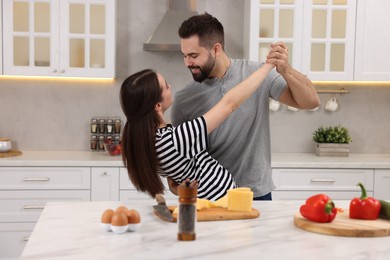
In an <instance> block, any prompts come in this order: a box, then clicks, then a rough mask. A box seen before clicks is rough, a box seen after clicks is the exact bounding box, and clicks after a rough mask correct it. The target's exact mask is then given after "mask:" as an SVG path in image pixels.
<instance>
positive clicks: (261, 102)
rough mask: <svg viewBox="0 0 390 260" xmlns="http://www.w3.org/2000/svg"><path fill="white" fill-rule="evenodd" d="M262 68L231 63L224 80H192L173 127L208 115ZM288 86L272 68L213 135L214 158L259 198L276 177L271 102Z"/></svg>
mask: <svg viewBox="0 0 390 260" xmlns="http://www.w3.org/2000/svg"><path fill="white" fill-rule="evenodd" d="M261 65H262V63H258V62H251V61H246V60H237V59H232V60H231V65H230V67H229V68H228V70H227V72H226V74H225V75H224V77H223V78H222V79H218V78H212V79H206V80H204V81H203V82H201V83H199V82H196V81H191V82H190V83H189V84H187V85H186V86H185V87H184V88H183V89H182V90H180V91H178V92H177V93H176V95H175V100H174V105H173V107H172V123H173V125H175V126H176V125H179V124H181V123H183V122H185V121H189V120H191V119H194V118H196V117H199V116H202V115H204V114H205V113H206V112H207V111H208V110H210V109H211V108H212V107H213V106H214V105H215V104H216V103H217V102H218V101H219V100H220V99H221V98H222V96H223V95H224V94H225V93H226V92H227V91H228V90H230V89H231V88H232V87H234V86H236V85H237V84H238V83H240V82H241V81H243V80H244V79H245V78H247V77H248V76H249V75H250V74H251V73H252V72H254V71H255V70H256V69H257V68H258V67H260V66H261ZM286 87H287V84H286V81H285V80H284V79H283V78H282V76H281V75H280V74H278V73H277V72H276V70H275V69H273V70H272V71H271V72H270V73H269V74H268V76H267V77H266V79H265V80H264V81H263V83H262V85H261V87H260V88H259V89H258V90H257V91H256V92H255V93H254V94H253V95H252V96H251V97H250V98H249V99H248V100H247V101H246V102H244V103H243V104H242V105H241V106H240V107H239V108H238V109H237V110H236V111H234V112H233V113H232V114H231V115H230V116H229V117H228V118H227V119H226V120H225V121H224V122H223V123H222V124H221V125H220V126H219V127H218V128H217V129H215V130H214V131H213V132H211V133H210V135H209V150H208V152H209V154H210V155H211V156H212V157H213V158H215V159H216V160H218V161H219V162H220V163H221V164H222V165H223V166H224V167H225V168H226V169H228V171H229V172H230V173H231V174H232V175H233V177H234V179H235V181H236V183H237V185H238V186H239V187H250V188H251V189H252V191H253V192H254V196H255V197H259V196H263V195H266V194H267V193H269V192H271V191H272V190H273V189H274V187H275V186H274V183H273V181H272V173H271V144H270V124H269V97H271V98H273V99H275V100H279V98H280V96H281V94H282V93H283V91H284V90H285V89H286Z"/></svg>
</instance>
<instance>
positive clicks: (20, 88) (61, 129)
mask: <svg viewBox="0 0 390 260" xmlns="http://www.w3.org/2000/svg"><path fill="white" fill-rule="evenodd" d="M165 4H166V1H165V0H143V1H139V0H129V1H128V0H118V3H117V15H118V19H117V26H118V28H117V78H116V79H115V80H114V81H113V82H105V83H101V82H97V81H92V82H91V81H85V80H66V79H64V80H57V79H45V80H42V79H33V80H31V79H30V80H26V79H0V137H9V138H11V139H12V140H14V143H13V144H14V145H15V146H16V148H18V149H20V150H22V151H26V150H89V138H90V133H89V122H90V119H91V117H93V116H102V115H103V116H104V115H106V116H114V115H119V116H122V112H121V108H120V104H119V98H118V95H119V89H120V85H121V83H122V81H123V80H124V78H126V77H127V76H128V75H129V74H131V73H134V72H136V71H138V70H141V69H144V68H153V69H155V70H157V71H159V72H161V73H162V74H163V75H164V76H165V77H166V79H167V80H168V81H169V82H170V83H171V85H172V86H173V90H174V91H176V90H178V89H180V88H181V87H182V86H183V85H184V84H185V83H186V82H187V81H189V80H190V79H191V76H190V73H189V72H188V70H187V69H186V68H185V67H184V64H183V60H182V55H181V53H180V52H147V51H143V50H142V46H143V42H144V41H145V40H146V39H147V38H148V37H149V35H150V34H151V32H153V30H154V29H155V28H156V26H157V24H158V23H159V22H160V20H161V18H162V17H163V16H164V13H165ZM204 11H207V12H209V13H211V14H213V15H214V16H216V17H217V18H218V19H220V21H221V22H222V23H223V24H224V27H225V34H226V51H227V52H228V54H229V55H230V56H231V57H233V58H241V57H242V56H243V15H244V12H243V0H240V1H238V0H198V12H199V13H203V12H204ZM349 90H350V93H348V94H346V95H343V96H342V97H341V104H340V109H339V111H338V112H336V113H328V112H326V111H324V110H323V108H322V107H321V108H320V109H319V110H318V111H316V112H309V111H298V112H291V111H289V110H287V108H286V107H282V109H281V110H280V111H278V112H272V114H271V130H272V132H271V135H272V150H273V152H314V144H313V143H312V141H311V133H312V132H313V131H314V130H315V129H316V128H317V127H318V126H321V125H325V126H326V125H338V124H342V125H345V126H347V127H348V128H349V129H350V132H351V134H352V138H353V142H352V147H351V151H352V152H353V153H390V138H389V129H390V123H389V121H390V120H389V119H390V116H389V112H390V109H389V107H390V105H389V104H390V88H389V87H387V88H383V87H375V88H373V87H369V88H368V87H367V88H366V87H359V88H349ZM330 96H331V95H330V94H321V95H320V97H321V99H322V103H323V104H325V102H326V101H327V99H329V98H330ZM336 97H337V98H340V96H338V95H337V96H336ZM259 145H260V144H259Z"/></svg>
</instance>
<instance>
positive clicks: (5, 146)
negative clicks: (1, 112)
mask: <svg viewBox="0 0 390 260" xmlns="http://www.w3.org/2000/svg"><path fill="white" fill-rule="evenodd" d="M11 148H12V144H11V140H10V139H8V138H0V152H2V153H5V152H8V151H10V150H11Z"/></svg>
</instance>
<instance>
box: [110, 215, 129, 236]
mask: <svg viewBox="0 0 390 260" xmlns="http://www.w3.org/2000/svg"><path fill="white" fill-rule="evenodd" d="M111 229H112V231H113V232H114V233H117V234H120V233H124V232H126V231H127V229H128V221H127V215H126V213H124V212H122V211H119V212H115V213H114V215H112V219H111Z"/></svg>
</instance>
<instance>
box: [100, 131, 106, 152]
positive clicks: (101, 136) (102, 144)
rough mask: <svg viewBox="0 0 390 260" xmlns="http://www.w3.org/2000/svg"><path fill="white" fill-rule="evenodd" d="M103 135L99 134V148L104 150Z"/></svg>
mask: <svg viewBox="0 0 390 260" xmlns="http://www.w3.org/2000/svg"><path fill="white" fill-rule="evenodd" d="M105 139H106V138H105V136H104V135H99V150H101V151H104V140H105Z"/></svg>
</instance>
